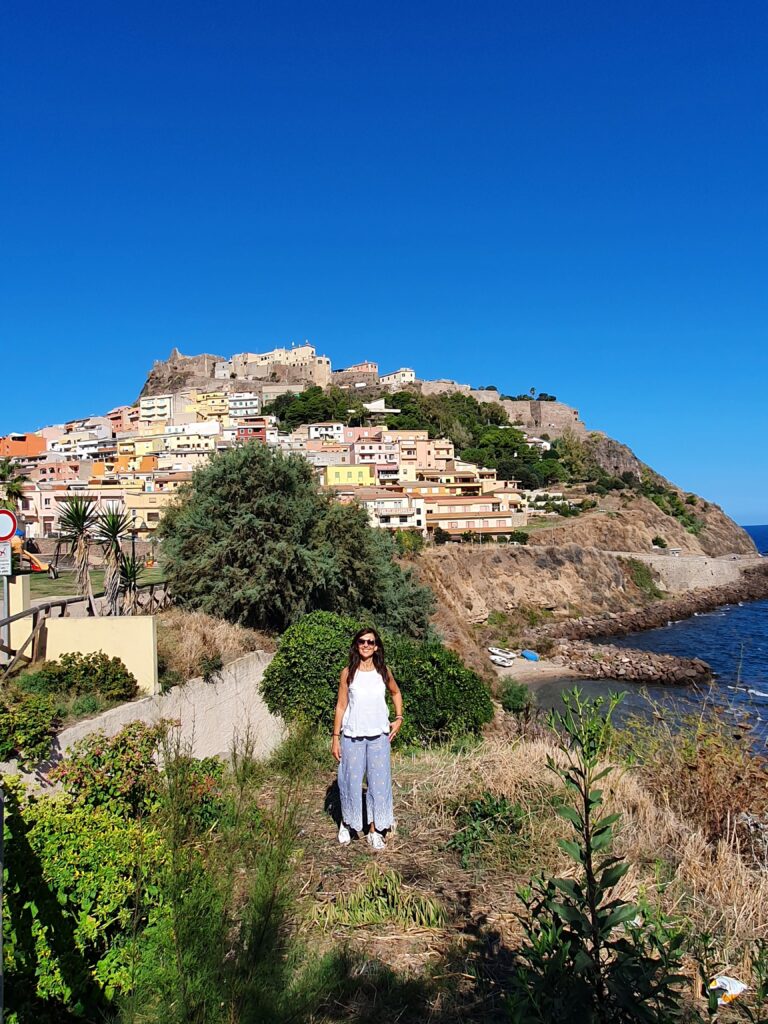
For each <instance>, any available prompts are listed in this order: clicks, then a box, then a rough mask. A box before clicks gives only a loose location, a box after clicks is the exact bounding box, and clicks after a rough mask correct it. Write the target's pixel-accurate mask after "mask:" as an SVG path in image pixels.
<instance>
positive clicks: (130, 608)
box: [120, 555, 144, 615]
mask: <svg viewBox="0 0 768 1024" xmlns="http://www.w3.org/2000/svg"><path fill="white" fill-rule="evenodd" d="M143 572H144V570H143V568H142V565H141V562H140V561H139V559H138V558H134V556H133V555H121V556H120V589H121V590H122V592H123V615H137V614H138V611H139V583H140V582H141V577H142V575H143Z"/></svg>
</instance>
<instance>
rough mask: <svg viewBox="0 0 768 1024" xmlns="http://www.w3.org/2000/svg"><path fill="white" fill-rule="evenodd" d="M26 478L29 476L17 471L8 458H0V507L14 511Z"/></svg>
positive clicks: (17, 505)
mask: <svg viewBox="0 0 768 1024" xmlns="http://www.w3.org/2000/svg"><path fill="white" fill-rule="evenodd" d="M28 480H29V477H28V476H25V475H24V474H23V473H19V472H18V471H17V468H16V466H15V465H14V463H13V462H11V460H10V459H0V508H7V509H8V510H9V511H11V512H15V510H16V509H17V508H18V507H19V502H20V501H21V496H22V494H23V491H24V484H25V483H27V481H28Z"/></svg>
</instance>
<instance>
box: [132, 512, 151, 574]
mask: <svg viewBox="0 0 768 1024" xmlns="http://www.w3.org/2000/svg"><path fill="white" fill-rule="evenodd" d="M138 523H141V526H138ZM146 528H147V524H146V522H145V521H144V520H143V519H142V517H141V516H137V515H136V509H135V508H134V509H131V560H132V561H133V562H135V561H136V531H137V530H146Z"/></svg>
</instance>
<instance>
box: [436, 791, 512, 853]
mask: <svg viewBox="0 0 768 1024" xmlns="http://www.w3.org/2000/svg"><path fill="white" fill-rule="evenodd" d="M523 817H524V812H523V810H522V808H521V807H520V805H519V804H513V803H510V801H509V800H507V798H506V797H505V796H497V795H495V794H494V793H488V792H486V793H483V794H482V795H481V796H480V797H478V799H477V800H472V801H471V802H470V803H469V804H467V805H466V807H461V808H460V809H459V812H458V814H457V816H456V825H457V829H456V832H455V834H454V835H453V836H452V837H451V838H450V839H449V841H448V847H449V849H451V850H456V851H457V853H459V855H460V856H461V866H462V867H465V868H466V867H469V864H470V862H471V861H472V859H473V858H475V857H477V856H478V855H479V854H481V853H482V852H483V850H484V849H486V848H487V847H489V846H490V845H491V844H492V843H493V841H494V839H496V838H497V837H499V836H510V835H515V833H517V832H519V831H520V826H521V824H522V821H523Z"/></svg>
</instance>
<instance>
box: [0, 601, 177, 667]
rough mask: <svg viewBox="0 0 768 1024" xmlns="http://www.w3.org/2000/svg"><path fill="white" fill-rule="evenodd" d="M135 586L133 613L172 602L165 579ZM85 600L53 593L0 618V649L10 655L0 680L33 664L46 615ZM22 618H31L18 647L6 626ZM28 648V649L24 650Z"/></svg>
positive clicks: (66, 611)
mask: <svg viewBox="0 0 768 1024" xmlns="http://www.w3.org/2000/svg"><path fill="white" fill-rule="evenodd" d="M136 590H137V602H136V611H135V612H134V613H133V614H135V615H154V613H155V612H159V611H162V610H163V609H164V608H168V607H170V605H171V604H172V600H171V595H170V591H169V589H168V584H167V583H144V584H141V585H139V586H138V587H137V588H136ZM103 596H104V594H103V593H101V594H96V595H94V600H97V601H98V600H99V598H102V597H103ZM87 601H88V598H87V597H85V596H83V595H77V596H76V597H57V598H54V599H53V600H51V601H44V602H42V603H41V604H37V605H33V606H32V607H31V608H26V609H25V610H24V611H22V612H16V614H15V615H8V616H6V617H5V618H4V619H0V636H2V635H3V634H4V633H7V634H8V637H9V640H8V643H7V644H6V643H4V642H3V641H1V640H0V653H2V654H4V655H6V656H7V657H9V658H10V659H11V660H10V661H9V662H8V663H7V664H6V665H4V666H0V682H2V681H3V680H5V679H7V678H8V676H10V674H11V673H12V672H13V671H14V670H15V669H16V668H19V667H21V666H22V665H33V664H34V663H35V662H36V661H38V660H39V659H40V642H41V639H42V630H43V626H44V625H45V623H46V622H47V621H48V619H52V618H60V619H61V618H66V617H68V616H69V609H70V608H71V607H72V605H76V604H85V603H86V602H87ZM54 612H58V615H55V614H54ZM22 619H31V620H32V621H31V625H30V631H29V633H28V634H27V637H26V639H25V640H24V643H22V644H21V646H20V647H17V648H14V647H12V646H11V643H10V629H9V628H6V627H10V626H11V624H12V623H14V622H20V621H21V620H22ZM28 648H29V653H26V652H27V649H28Z"/></svg>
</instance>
